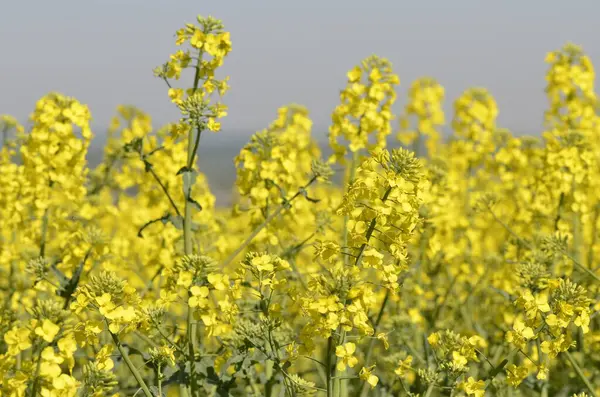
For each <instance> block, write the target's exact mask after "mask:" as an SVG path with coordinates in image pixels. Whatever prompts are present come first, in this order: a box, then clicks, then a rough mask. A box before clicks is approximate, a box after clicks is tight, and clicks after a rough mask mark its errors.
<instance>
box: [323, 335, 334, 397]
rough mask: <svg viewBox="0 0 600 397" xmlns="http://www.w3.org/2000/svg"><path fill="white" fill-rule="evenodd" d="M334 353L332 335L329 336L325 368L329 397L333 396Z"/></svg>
mask: <svg viewBox="0 0 600 397" xmlns="http://www.w3.org/2000/svg"><path fill="white" fill-rule="evenodd" d="M332 353H333V336H330V337H329V338H327V352H326V354H327V357H326V361H325V362H326V364H325V365H326V366H327V368H326V369H325V374H326V375H327V397H332V396H333V387H332V386H333V382H332V380H331V372H332V370H333V369H332V365H331V363H332V359H333V357H332Z"/></svg>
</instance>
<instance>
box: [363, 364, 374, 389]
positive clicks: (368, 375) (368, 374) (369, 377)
mask: <svg viewBox="0 0 600 397" xmlns="http://www.w3.org/2000/svg"><path fill="white" fill-rule="evenodd" d="M373 368H375V366H374V365H373V366H372V367H369V368H366V367H362V369H361V370H360V373H359V374H358V376H359V377H360V379H361V380H364V381H365V382H367V383H368V384H369V385H370V386H371V389H374V388H375V386H377V383H378V382H379V378H378V377H377V376H375V375H373V372H372V371H373Z"/></svg>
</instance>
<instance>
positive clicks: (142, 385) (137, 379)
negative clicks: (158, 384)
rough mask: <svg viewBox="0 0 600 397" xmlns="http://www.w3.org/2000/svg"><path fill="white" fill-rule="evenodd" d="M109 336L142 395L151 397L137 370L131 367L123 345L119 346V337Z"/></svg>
mask: <svg viewBox="0 0 600 397" xmlns="http://www.w3.org/2000/svg"><path fill="white" fill-rule="evenodd" d="M109 332H110V331H109ZM110 336H112V339H113V342H114V343H115V345H116V346H117V349H119V353H121V357H123V360H124V361H125V364H127V366H128V367H129V370H130V371H131V373H132V374H133V377H134V378H135V380H136V381H137V383H138V385H139V386H140V387H141V388H142V391H143V392H144V395H145V396H146V397H153V396H152V393H150V389H148V386H147V385H146V382H144V379H143V378H142V375H141V374H140V372H139V371H138V370H137V368H136V367H135V365H133V363H132V362H131V359H130V358H129V355H128V354H127V352H126V351H125V349H123V345H121V341H120V340H119V337H118V336H117V335H116V334H113V333H112V332H110Z"/></svg>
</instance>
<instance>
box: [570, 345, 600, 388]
mask: <svg viewBox="0 0 600 397" xmlns="http://www.w3.org/2000/svg"><path fill="white" fill-rule="evenodd" d="M564 353H565V356H567V359H568V360H569V362H570V363H571V365H572V366H573V369H574V370H575V372H576V373H577V376H579V379H581V381H582V382H583V383H584V384H585V387H587V388H588V390H589V392H590V395H591V397H598V396H597V394H596V392H595V390H594V386H593V385H592V384H591V383H590V381H589V379H588V378H586V376H585V374H584V373H583V371H582V370H581V367H579V364H577V361H575V358H573V356H572V355H571V353H569V352H568V351H566V352H564Z"/></svg>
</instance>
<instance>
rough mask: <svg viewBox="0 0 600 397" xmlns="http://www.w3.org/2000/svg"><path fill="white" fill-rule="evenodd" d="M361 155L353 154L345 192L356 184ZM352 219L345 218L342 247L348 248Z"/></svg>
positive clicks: (345, 261) (345, 260)
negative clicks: (349, 227) (349, 223)
mask: <svg viewBox="0 0 600 397" xmlns="http://www.w3.org/2000/svg"><path fill="white" fill-rule="evenodd" d="M359 156H360V155H359V154H358V152H354V153H353V154H352V162H351V163H350V172H349V176H348V181H347V184H346V188H345V191H346V192H348V188H349V187H350V186H351V185H352V182H354V177H355V176H356V167H357V165H358V161H359ZM349 219H350V216H349V215H348V214H346V215H345V216H344V225H343V229H342V246H343V247H346V246H347V245H348V220H349ZM348 259H349V257H348V255H344V266H347V265H348Z"/></svg>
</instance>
